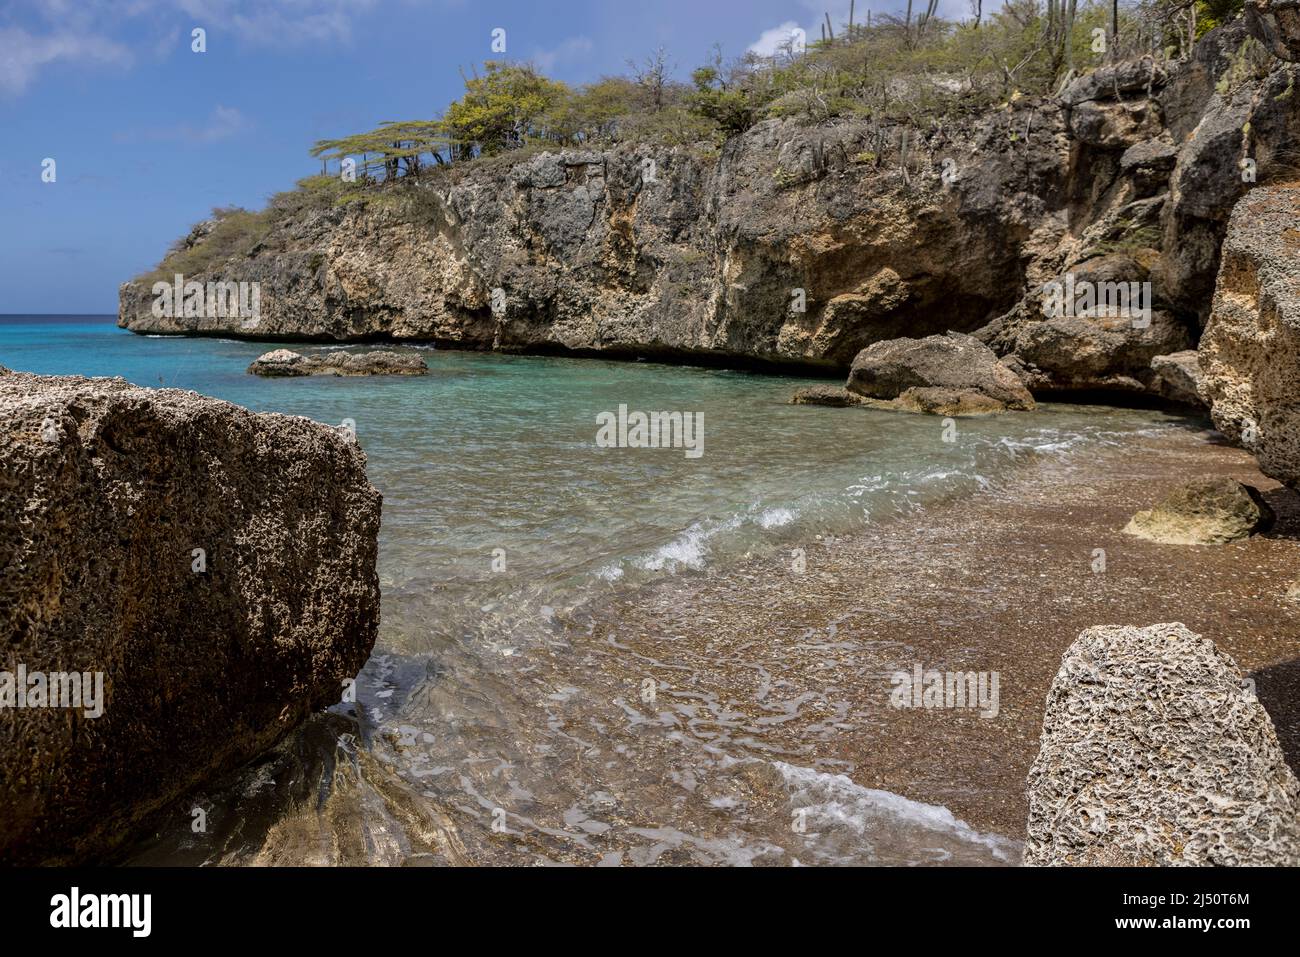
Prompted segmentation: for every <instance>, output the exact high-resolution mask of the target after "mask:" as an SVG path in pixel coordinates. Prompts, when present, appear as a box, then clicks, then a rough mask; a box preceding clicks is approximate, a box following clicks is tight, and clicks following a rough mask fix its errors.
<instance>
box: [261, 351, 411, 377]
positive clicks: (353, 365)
mask: <svg viewBox="0 0 1300 957" xmlns="http://www.w3.org/2000/svg"><path fill="white" fill-rule="evenodd" d="M248 372H250V373H251V374H253V375H260V376H303V375H334V376H362V375H426V374H428V372H429V366H428V365H427V364H426V363H425V361H424V360H423V359H421V358H420V357H419V356H413V355H409V354H406V353H401V352H387V351H382V350H381V351H377V352H355V353H354V352H328V353H326V354H324V355H308V356H305V355H303V354H302V353H300V352H294V351H292V350H290V349H275V350H273V351H271V352H266V353H263V354H262V355H260V356H258V357H257V358H256V359H254V360H253V362H252V364H251V365H250V366H249V367H248Z"/></svg>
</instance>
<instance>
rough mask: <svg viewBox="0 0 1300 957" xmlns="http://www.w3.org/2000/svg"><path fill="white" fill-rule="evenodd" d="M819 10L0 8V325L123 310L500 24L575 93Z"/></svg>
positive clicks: (312, 1)
mask: <svg viewBox="0 0 1300 957" xmlns="http://www.w3.org/2000/svg"><path fill="white" fill-rule="evenodd" d="M902 4H905V0H902ZM868 5H870V6H871V7H872V8H873V9H875V10H882V9H889V8H897V7H899V6H900V3H899V2H898V0H891V2H889V3H885V2H879V3H869V0H861V2H859V3H858V10H859V16H861V12H862V10H863V9H865V7H867V6H868ZM949 5H951V6H953V7H954V9H953V11H952V12H953V13H957V12H958V11H959V10H960V9H961V8H962V5H961V3H960V0H946V2H945V7H947V6H949ZM824 9H829V10H830V12H831V15H832V18H833V19H836V21H837V22H838V20H839V19H840V18H842V17H843V16H844V15H845V13H846V12H847V9H848V0H843V2H839V0H835V2H823V0H651V2H628V0H603V2H599V0H552V2H547V0H479V2H471V0H282V2H277V3H273V2H262V3H255V2H249V0H16V2H15V0H6V2H5V3H4V4H3V5H0V313H23V312H30V313H80V312H94V313H113V312H116V311H117V286H118V284H119V283H120V282H122V281H123V280H125V279H128V278H130V277H131V276H133V275H136V274H137V273H139V272H141V271H143V270H145V269H148V268H150V267H152V266H154V265H155V264H156V263H157V262H158V260H159V259H160V258H161V257H162V255H163V253H164V252H165V250H166V248H167V247H168V246H169V245H170V244H171V242H172V241H173V240H174V239H176V238H177V237H178V236H180V235H181V234H183V233H184V232H185V230H186V229H187V228H188V227H189V226H190V224H192V223H194V222H196V221H198V220H199V219H202V218H203V217H204V216H205V215H206V214H207V213H208V211H209V210H210V209H211V208H212V207H213V206H219V205H220V206H225V205H239V206H245V207H248V208H250V209H256V208H260V207H261V206H262V205H263V204H264V203H265V201H266V199H267V197H268V196H270V195H271V194H272V193H275V192H277V191H279V190H282V189H287V188H289V187H291V186H292V185H293V183H294V181H295V180H297V179H299V178H300V177H302V176H305V175H308V174H310V173H312V172H313V171H316V170H318V169H319V164H318V161H315V160H313V159H311V157H310V156H309V155H308V152H307V151H308V149H309V148H310V146H311V145H312V144H313V143H314V142H315V141H316V140H318V139H321V138H324V137H328V136H335V135H340V134H344V133H351V132H356V131H358V130H361V129H368V128H370V127H372V126H374V125H376V124H377V123H379V122H381V121H383V120H389V119H412V118H418V117H432V116H434V115H436V114H437V113H439V112H440V111H441V109H442V108H443V107H444V106H445V105H446V103H448V102H449V101H450V100H452V99H454V98H456V97H457V96H458V95H459V93H460V91H461V80H460V74H459V69H460V68H462V67H463V68H465V69H468V68H469V67H471V66H473V65H475V64H477V63H480V62H481V61H483V60H485V59H489V58H494V54H493V53H492V52H491V49H490V44H491V34H492V30H493V29H494V28H497V27H500V28H503V29H505V30H506V43H507V50H506V58H508V59H512V60H532V61H533V62H535V63H537V64H538V65H539V66H541V67H542V68H543V69H544V70H545V71H546V72H547V73H548V74H549V75H551V76H554V77H556V78H558V79H561V80H564V81H566V82H569V83H573V84H578V83H583V82H586V81H589V80H594V79H597V78H598V77H600V76H601V75H604V74H610V73H619V72H623V71H624V69H625V61H626V60H627V59H628V58H638V59H639V58H641V57H644V56H646V55H647V54H649V53H650V52H652V51H653V50H654V48H655V47H657V46H658V45H660V44H663V45H664V46H665V47H666V48H667V50H668V52H669V57H670V61H671V62H672V63H674V64H675V65H676V67H677V69H676V73H677V75H678V77H679V78H680V79H686V78H687V77H688V76H689V73H690V70H691V69H692V68H694V67H695V66H697V65H699V64H700V63H703V62H704V61H705V60H706V59H707V58H708V56H709V51H710V49H711V47H712V45H713V44H714V43H715V42H720V43H721V44H722V46H723V53H724V55H726V56H733V55H737V54H739V53H742V52H744V50H745V49H746V48H748V47H750V46H752V45H754V44H756V43H763V42H771V38H772V37H774V36H775V35H776V34H777V33H780V32H783V31H787V30H788V29H789V28H790V27H791V26H794V25H800V26H803V27H804V28H805V29H806V30H807V31H808V34H809V36H816V35H817V21H818V20H819V19H820V16H821V12H822V11H823V10H824ZM196 27H201V28H203V29H204V30H206V33H207V37H206V40H207V52H205V53H201V54H200V53H194V52H192V50H191V31H192V30H193V29H194V28H196ZM46 158H52V159H54V160H55V163H56V164H57V165H56V166H55V175H56V179H55V181H54V182H53V183H47V182H43V181H42V164H43V161H44V160H45V159H46Z"/></svg>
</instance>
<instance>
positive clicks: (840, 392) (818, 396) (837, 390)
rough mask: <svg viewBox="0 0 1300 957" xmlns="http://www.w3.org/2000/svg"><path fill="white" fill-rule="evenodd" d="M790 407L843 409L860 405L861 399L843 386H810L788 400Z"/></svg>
mask: <svg viewBox="0 0 1300 957" xmlns="http://www.w3.org/2000/svg"><path fill="white" fill-rule="evenodd" d="M790 404H791V405H829V406H833V407H836V408H843V407H844V406H850V405H861V404H862V397H861V396H858V395H854V394H853V393H852V392H850V391H849V390H848V389H846V388H844V387H843V386H834V385H812V386H808V387H807V388H804V389H800V390H799V391H797V392H796V393H795V394H794V395H793V396H791V398H790Z"/></svg>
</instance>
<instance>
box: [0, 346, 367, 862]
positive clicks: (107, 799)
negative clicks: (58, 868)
mask: <svg viewBox="0 0 1300 957" xmlns="http://www.w3.org/2000/svg"><path fill="white" fill-rule="evenodd" d="M380 503H381V500H380V495H379V493H378V492H377V491H376V490H375V489H374V488H373V487H372V486H371V485H370V483H369V482H368V481H367V479H366V458H365V455H364V453H363V452H362V451H361V449H360V448H359V447H358V446H357V444H356V443H355V441H349V440H348V439H347V438H346V437H345V436H343V435H341V434H340V433H338V432H337V431H336V430H334V429H332V428H330V427H329V426H326V425H321V424H319V423H316V422H312V421H310V420H308V419H304V418H299V417H292V416H285V415H274V414H254V413H252V412H249V411H248V410H246V409H242V408H240V407H238V406H235V405H231V404H230V403H227V402H221V401H218V400H216V399H210V398H206V397H204V396H201V395H198V394H196V393H193V392H181V391H178V390H174V389H166V390H155V389H142V388H137V387H135V386H132V385H130V384H128V383H127V382H125V381H124V380H122V379H84V378H80V377H51V376H36V375H28V374H23V373H16V372H10V371H8V370H5V369H0V632H2V633H3V634H4V635H5V637H6V646H5V647H6V653H5V658H6V660H5V663H4V664H3V665H0V668H4V669H6V670H10V669H12V670H14V671H16V670H17V669H18V668H19V667H21V668H22V669H23V670H24V671H25V672H26V673H27V675H29V676H30V675H32V674H33V673H35V672H40V673H43V674H47V675H48V674H50V673H54V672H61V673H68V674H71V673H73V672H76V673H78V674H81V675H83V676H86V675H89V676H94V675H96V674H98V675H99V676H100V677H99V678H98V679H96V680H97V681H98V682H99V683H100V685H101V687H102V690H103V694H102V697H101V698H100V700H99V701H98V703H97V705H96V706H95V707H91V704H92V703H91V702H86V701H85V700H84V696H83V703H84V704H85V705H86V706H85V707H81V708H76V707H58V708H55V707H40V706H32V702H31V701H30V700H29V701H28V707H21V706H12V707H0V808H3V809H4V811H3V826H0V861H3V862H5V863H10V864H13V863H39V862H76V861H91V860H97V859H100V858H102V857H103V856H105V855H109V854H111V853H112V852H113V850H114V849H115V848H117V847H118V846H120V845H121V844H122V843H123V842H124V841H126V840H128V839H129V838H130V837H131V836H132V835H133V833H134V832H135V830H136V829H137V828H138V826H139V825H140V824H141V823H142V822H143V821H145V820H146V819H147V818H148V817H149V816H150V815H151V814H152V813H154V812H156V811H158V810H160V809H162V808H164V807H167V806H169V805H170V804H171V803H172V802H173V801H175V800H176V799H178V798H180V797H182V796H183V795H184V794H185V793H186V792H188V791H190V790H192V789H193V788H195V787H196V786H198V785H200V784H202V783H203V782H204V781H207V780H209V779H211V778H213V777H215V776H217V775H219V774H221V773H223V772H225V771H228V770H230V769H232V768H234V767H236V766H238V765H240V764H241V763H243V762H246V761H248V760H249V759H251V758H253V757H255V756H257V755H258V754H260V753H261V752H263V751H264V750H266V749H267V748H269V747H270V746H271V745H273V744H274V743H275V742H276V741H277V740H278V739H279V738H280V737H281V736H282V735H284V734H285V733H286V732H287V731H289V730H290V729H291V728H293V727H294V726H295V725H296V724H298V723H299V722H301V721H302V720H303V719H305V718H306V717H307V716H308V715H310V714H311V713H312V712H314V711H316V710H318V709H320V708H324V707H326V706H328V705H331V704H334V703H335V702H338V701H339V700H340V698H341V696H342V692H343V690H344V681H345V680H346V679H350V678H352V677H353V676H354V675H356V673H357V671H358V670H359V669H360V668H361V666H362V664H364V662H365V660H366V658H367V656H368V655H369V653H370V650H371V648H372V646H373V644H374V641H375V634H376V630H377V627H378V623H379V580H378V576H377V574H376V571H375V560H376V554H377V549H378V545H377V540H378V532H379V520H380ZM11 675H12V672H11ZM13 682H14V678H13V677H11V678H10V679H8V682H7V681H6V678H5V675H4V674H3V673H0V697H3V696H4V695H5V694H6V684H7V683H8V684H9V688H8V693H9V694H13V693H14V691H15V690H16V689H15V685H14V683H13ZM94 683H95V681H88V682H87V684H89V685H93V684H94ZM47 703H48V702H47ZM94 710H101V711H102V713H101V714H99V715H98V716H92V714H88V711H89V712H92V713H93V711H94ZM178 813H183V814H185V815H188V814H189V809H188V808H185V809H183V810H182V811H179V812H178Z"/></svg>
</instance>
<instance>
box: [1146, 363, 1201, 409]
mask: <svg viewBox="0 0 1300 957" xmlns="http://www.w3.org/2000/svg"><path fill="white" fill-rule="evenodd" d="M1151 371H1152V372H1154V373H1155V375H1156V380H1157V383H1158V388H1159V391H1160V393H1161V394H1162V395H1164V397H1165V398H1167V399H1170V400H1172V401H1174V402H1181V403H1182V404H1184V405H1194V406H1198V407H1201V408H1204V406H1205V400H1204V399H1202V398H1201V382H1202V380H1203V378H1204V377H1203V376H1202V375H1201V363H1200V357H1199V355H1198V354H1197V352H1196V350H1195V349H1184V350H1183V351H1182V352H1174V353H1170V354H1169V355H1167V356H1156V357H1155V358H1154V359H1152V360H1151Z"/></svg>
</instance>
